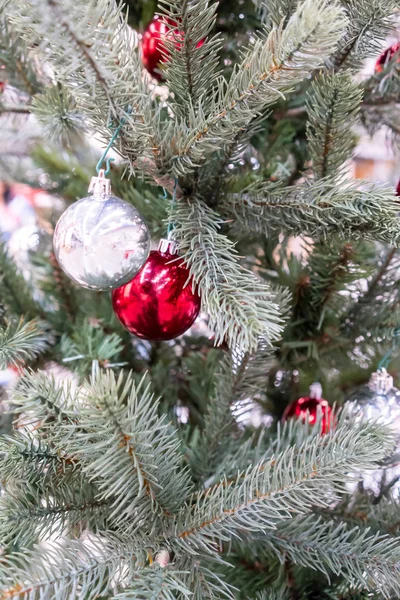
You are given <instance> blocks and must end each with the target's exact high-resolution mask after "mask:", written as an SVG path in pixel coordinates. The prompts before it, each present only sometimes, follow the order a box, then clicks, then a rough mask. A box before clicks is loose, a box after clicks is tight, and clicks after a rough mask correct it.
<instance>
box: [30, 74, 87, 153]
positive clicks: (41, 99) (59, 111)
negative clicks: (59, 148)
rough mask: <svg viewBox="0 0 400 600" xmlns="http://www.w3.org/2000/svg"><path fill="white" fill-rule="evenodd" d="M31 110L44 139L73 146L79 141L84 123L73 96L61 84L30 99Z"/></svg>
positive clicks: (83, 129)
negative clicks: (40, 127)
mask: <svg viewBox="0 0 400 600" xmlns="http://www.w3.org/2000/svg"><path fill="white" fill-rule="evenodd" d="M30 110H31V112H32V113H33V114H34V115H35V117H36V118H37V119H38V121H39V123H40V124H41V125H42V128H43V137H44V139H49V140H51V141H54V142H59V143H60V144H61V145H64V146H74V144H77V143H79V141H81V139H82V137H83V134H84V133H85V129H86V124H85V119H84V116H83V115H82V113H81V112H80V111H79V110H78V108H77V105H76V100H75V98H74V97H73V96H72V95H71V94H70V93H69V92H68V90H66V89H63V88H62V86H60V85H58V86H52V87H49V88H47V89H46V90H45V91H44V92H42V93H41V94H37V95H36V96H35V98H34V99H33V101H32V105H31V108H30Z"/></svg>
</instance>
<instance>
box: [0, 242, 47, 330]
mask: <svg viewBox="0 0 400 600" xmlns="http://www.w3.org/2000/svg"><path fill="white" fill-rule="evenodd" d="M0 296H1V299H2V302H4V304H5V305H6V306H7V308H8V310H9V311H10V313H11V314H14V315H16V316H18V317H28V318H29V317H37V316H38V315H40V316H43V317H44V318H45V315H44V314H43V315H42V311H41V309H40V307H39V306H38V305H37V304H36V302H34V300H33V299H32V296H31V292H30V289H29V288H28V286H27V284H26V282H25V280H24V278H23V276H22V275H21V274H20V273H18V271H17V268H16V266H15V264H14V263H13V261H12V260H11V258H10V256H9V255H8V254H7V251H6V249H5V246H4V244H0Z"/></svg>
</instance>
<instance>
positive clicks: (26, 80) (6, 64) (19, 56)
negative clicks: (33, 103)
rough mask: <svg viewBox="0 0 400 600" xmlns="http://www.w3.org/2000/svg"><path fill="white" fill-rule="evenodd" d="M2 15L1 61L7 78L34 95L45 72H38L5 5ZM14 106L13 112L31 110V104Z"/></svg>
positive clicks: (0, 13) (0, 34)
mask: <svg viewBox="0 0 400 600" xmlns="http://www.w3.org/2000/svg"><path fill="white" fill-rule="evenodd" d="M0 15H1V18H0V62H1V65H2V66H3V68H5V70H6V73H7V80H8V82H9V84H10V85H12V86H15V87H16V88H17V89H20V90H21V91H23V92H25V93H27V94H28V95H29V96H34V95H35V94H36V93H38V92H39V91H41V87H42V83H43V81H42V79H44V77H43V73H40V74H39V73H37V67H36V65H35V64H34V62H33V60H32V57H31V55H30V52H29V50H28V48H27V46H26V45H25V44H24V42H23V40H22V39H21V37H20V36H18V35H17V34H16V33H15V32H13V31H11V28H10V26H9V23H8V21H7V19H6V18H5V15H4V9H3V7H2V8H1V12H0ZM10 108H11V107H10ZM12 108H13V111H12V112H19V113H20V112H23V113H24V112H30V110H29V106H24V105H18V106H14V107H12ZM3 109H4V107H2V110H3Z"/></svg>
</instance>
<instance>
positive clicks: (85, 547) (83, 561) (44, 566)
mask: <svg viewBox="0 0 400 600" xmlns="http://www.w3.org/2000/svg"><path fill="white" fill-rule="evenodd" d="M88 542H89V543H83V542H81V541H72V540H70V541H65V540H64V541H63V542H60V543H52V544H49V545H48V546H47V547H46V548H43V547H41V546H36V547H35V548H34V549H33V550H28V551H25V552H24V553H18V554H12V555H10V556H9V557H4V556H3V557H2V560H1V564H0V598H1V600H6V599H7V600H31V599H32V598H33V597H40V598H51V599H52V600H71V598H72V597H73V596H75V594H76V591H77V589H79V595H80V596H81V598H85V600H95V599H96V598H99V597H102V595H103V594H111V593H112V589H113V587H112V582H113V579H114V578H117V577H122V576H123V575H124V573H126V572H127V569H128V568H132V566H133V565H135V564H136V563H139V565H140V564H142V563H143V554H144V552H143V549H142V548H140V547H135V546H133V545H130V546H125V547H124V548H122V547H121V545H120V544H118V543H113V542H112V541H111V540H108V541H106V540H101V543H100V540H96V539H95V538H93V539H89V540H88Z"/></svg>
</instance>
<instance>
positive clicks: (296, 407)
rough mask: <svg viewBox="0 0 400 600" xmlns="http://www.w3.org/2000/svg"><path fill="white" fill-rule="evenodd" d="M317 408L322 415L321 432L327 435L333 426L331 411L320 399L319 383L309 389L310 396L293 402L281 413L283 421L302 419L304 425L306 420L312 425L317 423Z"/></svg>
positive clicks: (324, 401)
mask: <svg viewBox="0 0 400 600" xmlns="http://www.w3.org/2000/svg"><path fill="white" fill-rule="evenodd" d="M318 408H320V410H321V413H322V422H321V432H322V433H328V431H329V430H330V428H331V427H332V424H333V419H332V409H331V407H330V406H329V404H328V402H327V401H326V400H324V399H323V398H322V387H321V384H319V383H313V384H312V385H311V387H310V395H309V396H305V397H304V398H299V399H298V400H295V401H294V402H292V403H291V404H289V406H288V407H287V408H286V410H285V412H284V413H283V417H282V419H283V421H286V420H287V419H289V418H291V417H297V418H300V419H302V421H303V422H304V423H305V422H306V421H307V420H308V422H309V423H310V425H314V423H316V421H317V416H318Z"/></svg>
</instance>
